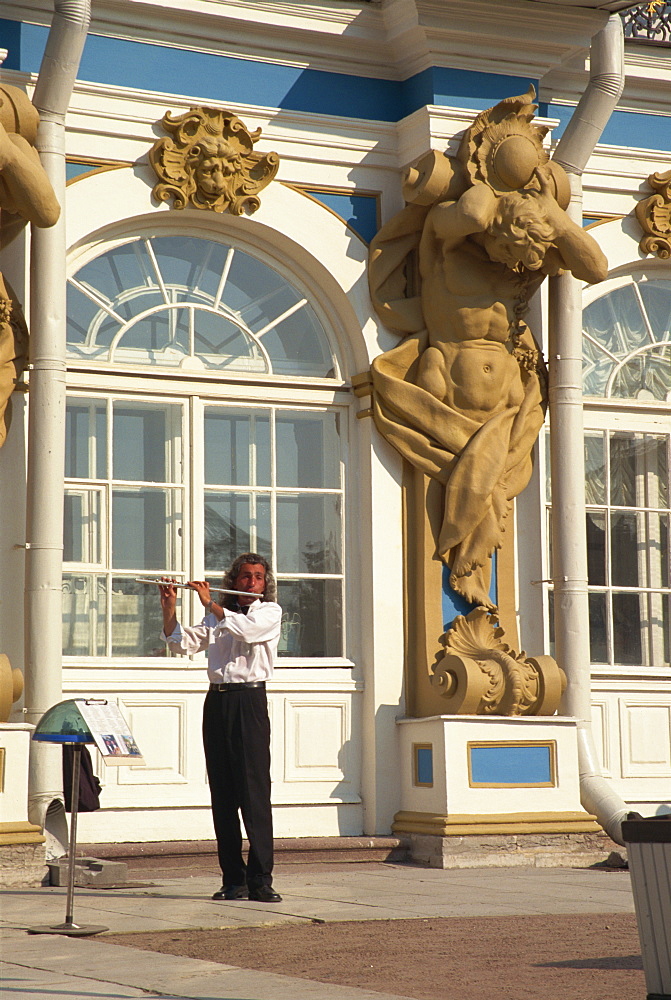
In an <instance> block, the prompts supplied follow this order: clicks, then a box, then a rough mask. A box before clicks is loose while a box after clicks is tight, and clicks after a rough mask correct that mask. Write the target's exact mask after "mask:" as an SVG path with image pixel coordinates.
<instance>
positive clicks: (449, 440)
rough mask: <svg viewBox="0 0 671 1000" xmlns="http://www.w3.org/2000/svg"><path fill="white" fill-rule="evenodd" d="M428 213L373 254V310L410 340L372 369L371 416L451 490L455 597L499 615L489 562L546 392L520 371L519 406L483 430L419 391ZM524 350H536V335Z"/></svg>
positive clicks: (389, 231)
mask: <svg viewBox="0 0 671 1000" xmlns="http://www.w3.org/2000/svg"><path fill="white" fill-rule="evenodd" d="M427 212H428V208H427V207H424V206H419V205H408V206H406V208H404V209H403V210H402V211H401V212H399V213H398V215H396V216H395V217H394V218H393V219H391V220H390V221H389V222H388V223H387V224H386V225H385V226H384V227H383V228H382V229H381V230H380V231H379V233H378V234H377V236H376V237H375V240H374V242H373V245H372V247H371V263H370V269H369V281H370V289H371V295H372V298H373V302H374V305H375V308H376V310H377V312H378V315H379V316H380V318H381V319H382V320H383V322H384V323H385V325H386V326H388V327H389V328H390V329H392V330H395V331H396V332H398V333H400V334H405V337H404V339H403V341H402V342H401V343H400V344H399V346H398V347H395V348H392V350H390V351H387V352H386V353H384V354H381V355H379V356H378V357H377V358H376V359H375V360H374V361H373V364H372V366H371V368H372V379H373V416H374V420H375V424H376V426H377V428H378V430H379V431H380V433H381V434H382V435H383V436H384V437H385V438H386V439H387V441H389V443H390V444H391V445H393V447H394V448H395V449H396V450H397V451H398V452H400V454H401V455H402V456H403V457H404V458H406V459H407V460H408V461H409V462H410V463H411V464H412V465H413V466H414V467H415V468H417V469H420V470H421V471H422V472H424V473H425V474H426V475H428V476H430V477H432V478H433V479H435V480H437V481H438V482H439V483H441V484H442V485H443V486H444V506H443V516H442V524H441V527H440V531H439V534H438V537H437V539H436V543H437V544H436V553H437V555H438V556H439V557H440V559H441V560H442V561H443V562H445V563H446V564H447V565H448V566H449V567H450V569H451V576H450V583H451V585H452V587H453V589H454V590H455V591H457V593H460V594H461V595H462V596H464V597H465V598H466V599H467V600H468V601H470V602H471V603H473V604H479V605H484V606H486V607H492V606H493V605H492V601H491V599H490V597H489V577H490V572H491V562H490V556H491V554H492V553H493V552H494V550H495V549H497V548H499V547H500V546H501V543H502V535H503V531H504V530H505V519H506V516H507V515H508V512H509V510H510V508H511V501H512V499H513V498H514V497H516V496H517V495H518V494H519V493H520V492H521V491H522V490H523V489H524V487H525V486H526V485H527V483H528V482H529V478H530V476H531V468H532V462H531V452H532V448H533V444H534V441H535V440H536V438H537V437H538V433H539V431H540V428H541V427H542V425H543V420H544V400H543V393H542V390H541V384H540V380H539V377H538V374H537V372H536V371H535V370H533V369H532V370H529V368H531V366H521V367H520V372H521V376H522V384H523V386H524V398H523V400H522V402H521V404H520V405H518V406H508V407H507V408H505V409H500V410H499V411H498V412H495V413H494V414H493V415H492V416H491V417H490V418H489V419H488V420H486V421H485V422H484V423H480V422H478V421H476V420H474V419H472V418H471V417H469V416H467V415H466V414H464V413H461V412H459V411H458V410H456V409H453V408H452V407H450V406H448V405H446V404H445V403H444V402H442V401H441V400H439V399H437V398H436V397H435V396H433V395H432V394H431V393H430V392H428V391H427V390H426V389H423V388H421V387H420V386H418V385H417V384H416V378H417V369H418V366H419V362H420V358H421V356H422V353H423V352H424V350H426V348H427V346H428V344H429V336H428V333H427V331H426V329H424V320H423V317H422V307H421V300H420V298H419V296H412V295H410V296H406V294H405V293H406V290H407V288H408V281H407V269H408V268H410V267H412V255H413V254H415V253H416V252H417V248H418V245H419V240H420V237H421V234H422V229H423V225H424V221H425V219H426V215H427ZM409 258H410V259H409ZM524 341H525V342H527V343H529V342H531V343H533V341H532V340H531V334H530V333H529V331H528V329H527V330H526V334H525V336H524Z"/></svg>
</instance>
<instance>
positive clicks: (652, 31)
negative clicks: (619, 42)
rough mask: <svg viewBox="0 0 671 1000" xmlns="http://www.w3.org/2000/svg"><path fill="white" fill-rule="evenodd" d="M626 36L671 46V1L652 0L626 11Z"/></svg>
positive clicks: (624, 13)
mask: <svg viewBox="0 0 671 1000" xmlns="http://www.w3.org/2000/svg"><path fill="white" fill-rule="evenodd" d="M620 17H621V18H622V21H623V23H624V37H625V39H628V40H630V41H636V42H644V43H646V44H650V45H664V46H666V47H671V3H669V2H667V0H650V2H649V3H642V4H640V5H639V6H638V7H632V8H630V9H629V10H626V11H624V12H623V13H622V14H621V15H620Z"/></svg>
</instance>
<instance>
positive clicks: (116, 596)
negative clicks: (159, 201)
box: [63, 235, 347, 659]
mask: <svg viewBox="0 0 671 1000" xmlns="http://www.w3.org/2000/svg"><path fill="white" fill-rule="evenodd" d="M331 341H332V337H330V336H329V334H328V333H327V321H326V320H325V319H324V318H323V317H321V316H320V314H319V311H318V307H317V305H316V303H314V302H313V301H311V298H310V295H309V293H308V292H307V291H306V290H305V289H303V288H301V287H299V285H298V283H297V282H296V281H295V280H290V278H289V277H288V276H287V274H285V273H284V272H283V271H281V270H280V268H279V265H277V263H276V262H273V264H272V265H271V264H270V263H269V262H268V261H266V260H263V259H262V258H261V255H260V254H258V253H257V252H255V251H252V250H251V249H250V248H248V247H246V246H244V247H243V246H240V245H237V244H234V243H232V242H230V241H229V242H223V241H221V242H218V241H217V240H215V239H212V238H206V239H203V238H199V237H197V236H181V235H160V236H144V235H138V236H134V237H131V238H127V239H121V240H117V241H116V242H115V243H113V244H112V245H109V244H108V246H107V247H106V248H105V249H104V250H103V252H99V253H98V255H97V256H95V257H92V258H90V259H88V260H86V262H85V263H83V264H82V266H80V267H79V269H78V270H77V271H76V273H75V274H74V275H73V276H72V277H71V279H70V281H69V289H68V367H69V369H70V371H71V373H72V374H71V376H70V381H71V386H72V387H71V390H70V395H69V399H68V406H67V428H66V433H67V442H66V495H65V554H64V557H65V558H64V561H65V567H64V568H65V572H64V615H63V630H64V653H65V654H66V655H67V656H70V657H74V658H78V659H79V658H86V657H92V656H94V657H124V658H132V657H148V656H149V657H150V656H163V655H165V648H164V646H163V644H162V643H161V642H160V640H159V634H160V630H161V620H160V613H159V612H160V609H159V605H158V599H157V598H158V595H157V590H156V587H152V586H150V585H146V584H142V583H138V582H137V581H136V578H137V577H142V576H147V575H151V576H161V575H164V574H166V575H169V576H171V577H175V578H176V579H177V580H188V579H200V578H205V579H209V580H211V581H213V582H214V584H215V586H216V583H217V582H218V581H220V580H221V576H222V574H223V572H224V571H225V569H226V568H227V566H228V565H229V564H230V562H231V561H232V559H233V558H234V557H235V556H236V555H237V554H239V553H240V552H245V551H255V552H259V553H260V554H261V555H264V556H265V557H266V558H268V559H270V560H271V562H272V565H273V568H274V570H275V572H276V575H277V579H278V589H279V600H280V603H281V604H282V606H283V609H284V621H283V633H282V639H281V643H280V655H281V656H284V657H309V658H315V657H318V658H329V659H333V658H340V657H342V656H343V655H344V634H343V632H344V630H343V616H344V610H343V600H344V596H343V565H344V530H343V520H344V512H343V498H344V489H345V480H344V468H345V458H346V441H345V436H346V427H347V421H346V420H345V419H344V416H345V412H346V411H345V406H346V399H345V396H344V394H341V395H340V396H339V395H338V387H339V386H340V385H341V381H340V365H339V363H338V358H337V356H336V351H335V349H334V346H333V344H332V342H331ZM181 593H182V600H183V602H184V604H185V606H184V609H183V617H184V618H185V619H189V620H197V619H198V618H199V616H200V613H201V610H202V609H201V608H200V605H199V603H194V602H193V599H192V595H191V593H190V592H181Z"/></svg>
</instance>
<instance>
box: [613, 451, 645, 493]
mask: <svg viewBox="0 0 671 1000" xmlns="http://www.w3.org/2000/svg"><path fill="white" fill-rule="evenodd" d="M638 498H639V500H641V501H642V499H643V497H642V496H641V495H640V493H639V494H638ZM636 501H637V490H636V441H635V440H634V435H633V434H611V437H610V502H611V503H612V504H615V505H616V506H618V507H635V506H636V505H637V503H636Z"/></svg>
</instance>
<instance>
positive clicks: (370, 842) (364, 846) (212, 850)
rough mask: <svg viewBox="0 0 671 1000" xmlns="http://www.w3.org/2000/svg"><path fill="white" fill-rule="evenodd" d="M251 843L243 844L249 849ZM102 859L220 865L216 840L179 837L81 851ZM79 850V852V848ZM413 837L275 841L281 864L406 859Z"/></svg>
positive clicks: (143, 864)
mask: <svg viewBox="0 0 671 1000" xmlns="http://www.w3.org/2000/svg"><path fill="white" fill-rule="evenodd" d="M247 846H248V845H247V843H246V842H245V843H244V844H243V849H244V851H245V853H246V851H247ZM83 850H85V851H86V853H87V855H90V856H91V857H96V858H99V859H101V860H109V861H112V860H113V861H124V862H126V863H127V864H128V865H129V866H130V867H131V868H133V869H135V870H138V869H142V868H144V867H146V868H161V867H170V868H185V869H187V868H189V869H193V868H198V867H201V866H207V867H208V868H209V867H212V866H213V867H214V868H216V867H217V849H216V843H215V841H214V840H200V841H188V840H175V841H158V842H148V843H127V844H86V845H80V848H79V851H83ZM78 853H79V852H78ZM408 858H409V840H407V839H405V838H403V837H295V838H287V839H281V840H276V841H275V863H276V864H277V865H287V864H291V865H300V864H312V863H319V864H324V863H338V862H347V863H350V864H351V863H352V862H366V861H369V862H380V861H406V860H408Z"/></svg>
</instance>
